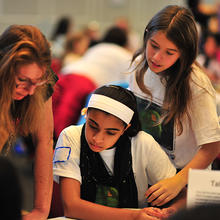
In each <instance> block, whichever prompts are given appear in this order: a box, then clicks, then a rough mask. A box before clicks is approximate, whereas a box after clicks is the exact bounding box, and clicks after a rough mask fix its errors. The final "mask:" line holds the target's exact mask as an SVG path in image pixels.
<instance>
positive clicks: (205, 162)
mask: <svg viewBox="0 0 220 220" xmlns="http://www.w3.org/2000/svg"><path fill="white" fill-rule="evenodd" d="M219 153H220V142H214V143H209V144H205V145H203V146H202V147H201V148H200V149H199V151H198V152H197V154H196V155H195V156H194V157H193V159H192V160H191V161H190V162H189V163H188V164H187V165H186V166H185V167H184V168H183V169H182V170H181V171H180V172H178V173H177V174H176V177H177V178H181V183H182V186H183V187H184V186H185V185H186V184H187V182H188V171H189V169H190V168H192V169H205V168H207V167H208V166H209V165H210V164H211V163H212V161H213V160H214V159H215V158H216V157H217V155H218V154H219Z"/></svg>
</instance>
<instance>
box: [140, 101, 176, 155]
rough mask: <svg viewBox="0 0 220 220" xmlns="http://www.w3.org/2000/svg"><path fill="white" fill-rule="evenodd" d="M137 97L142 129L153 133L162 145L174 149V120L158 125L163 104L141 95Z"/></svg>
mask: <svg viewBox="0 0 220 220" xmlns="http://www.w3.org/2000/svg"><path fill="white" fill-rule="evenodd" d="M136 99H137V107H138V113H139V117H140V121H141V126H142V129H143V130H144V131H145V132H147V133H149V134H151V135H152V136H153V137H154V139H155V140H156V141H157V142H158V143H159V144H160V145H161V146H162V147H164V148H166V149H167V150H169V151H173V149H174V120H173V119H172V120H170V121H169V122H168V123H163V122H162V123H161V124H159V125H158V122H159V120H160V117H161V114H162V109H161V106H159V105H158V104H156V103H153V102H149V101H148V100H146V99H142V98H140V97H136Z"/></svg>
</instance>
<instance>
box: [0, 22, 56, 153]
mask: <svg viewBox="0 0 220 220" xmlns="http://www.w3.org/2000/svg"><path fill="white" fill-rule="evenodd" d="M32 63H37V64H38V65H39V66H40V67H45V68H46V73H45V75H44V77H45V79H46V78H47V79H48V83H50V82H51V81H52V73H51V70H50V65H51V53H50V46H49V43H48V41H47V40H46V38H45V36H44V35H43V34H42V33H41V32H40V30H39V29H38V28H36V27H34V26H30V25H12V26H9V27H8V28H7V29H6V30H5V31H4V32H3V34H2V35H1V36H0V106H1V107H0V136H1V139H0V149H1V148H2V146H3V145H4V143H5V142H6V141H7V139H8V138H9V136H12V135H16V134H18V133H19V134H21V135H28V134H30V133H32V132H33V131H34V130H36V129H37V127H38V126H39V124H38V122H39V121H40V120H39V118H40V117H41V111H42V109H43V106H44V105H43V104H44V102H45V97H46V86H47V85H43V86H40V87H38V88H36V90H35V92H34V94H33V95H31V96H27V97H25V98H24V99H22V100H20V101H15V100H13V98H12V94H13V91H14V89H15V87H16V85H15V74H16V68H17V67H18V65H24V64H32Z"/></svg>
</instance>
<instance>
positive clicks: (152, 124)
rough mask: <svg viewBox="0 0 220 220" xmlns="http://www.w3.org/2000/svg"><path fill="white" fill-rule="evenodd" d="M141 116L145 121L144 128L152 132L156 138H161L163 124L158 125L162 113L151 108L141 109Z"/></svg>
mask: <svg viewBox="0 0 220 220" xmlns="http://www.w3.org/2000/svg"><path fill="white" fill-rule="evenodd" d="M139 116H140V120H141V121H144V122H145V123H143V124H142V129H143V130H144V131H146V132H147V133H149V134H151V135H152V136H153V137H155V138H156V139H159V138H161V133H162V127H161V124H159V125H156V124H157V123H158V121H159V119H160V114H159V113H158V112H156V111H155V110H152V109H151V110H148V111H141V112H140V115H139Z"/></svg>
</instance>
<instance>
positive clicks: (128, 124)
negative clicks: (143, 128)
mask: <svg viewBox="0 0 220 220" xmlns="http://www.w3.org/2000/svg"><path fill="white" fill-rule="evenodd" d="M130 126H131V124H128V125H127V126H126V128H125V130H124V132H125V131H126V130H127V129H128V128H129V127H130Z"/></svg>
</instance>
